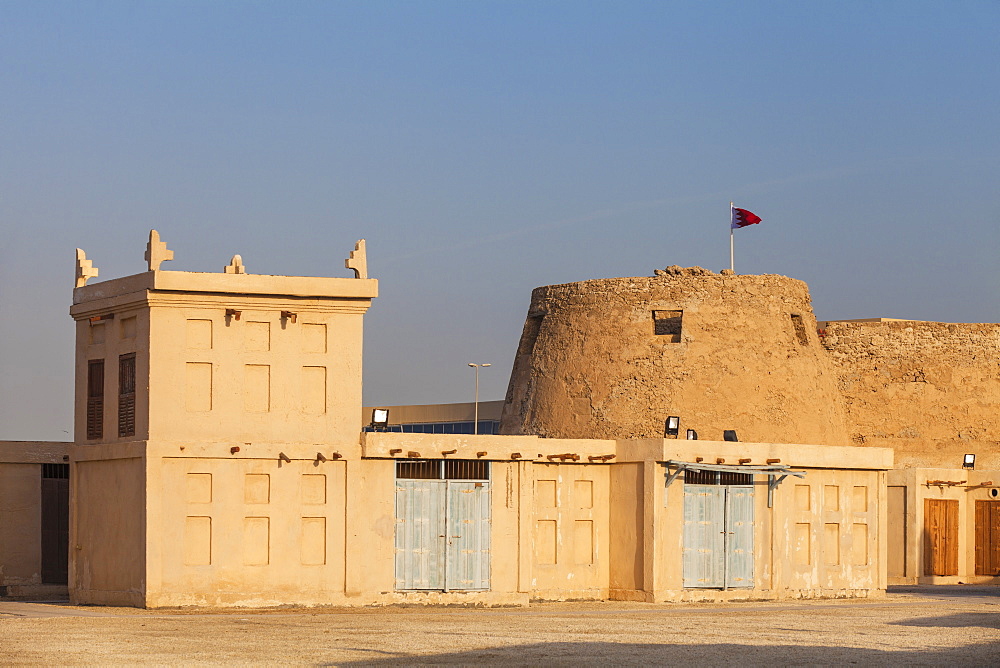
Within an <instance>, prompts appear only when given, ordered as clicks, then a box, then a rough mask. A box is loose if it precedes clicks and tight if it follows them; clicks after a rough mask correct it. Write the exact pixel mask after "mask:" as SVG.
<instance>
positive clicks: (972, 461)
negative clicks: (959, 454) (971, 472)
mask: <svg viewBox="0 0 1000 668" xmlns="http://www.w3.org/2000/svg"><path fill="white" fill-rule="evenodd" d="M962 468H963V469H974V468H976V456H975V455H973V454H969V455H965V457H963V458H962Z"/></svg>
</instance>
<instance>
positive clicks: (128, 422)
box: [118, 353, 135, 437]
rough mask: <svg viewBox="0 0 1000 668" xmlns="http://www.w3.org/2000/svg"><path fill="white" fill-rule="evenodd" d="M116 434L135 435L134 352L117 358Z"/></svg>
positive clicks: (122, 435)
mask: <svg viewBox="0 0 1000 668" xmlns="http://www.w3.org/2000/svg"><path fill="white" fill-rule="evenodd" d="M118 436H119V437H125V436H135V353H128V354H127V355H121V356H120V357H119V358H118Z"/></svg>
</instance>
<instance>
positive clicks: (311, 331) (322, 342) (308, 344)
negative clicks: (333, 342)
mask: <svg viewBox="0 0 1000 668" xmlns="http://www.w3.org/2000/svg"><path fill="white" fill-rule="evenodd" d="M302 352H304V353H325V352H326V325H318V324H309V323H306V324H303V325H302Z"/></svg>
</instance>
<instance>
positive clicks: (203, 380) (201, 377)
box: [184, 362, 212, 412]
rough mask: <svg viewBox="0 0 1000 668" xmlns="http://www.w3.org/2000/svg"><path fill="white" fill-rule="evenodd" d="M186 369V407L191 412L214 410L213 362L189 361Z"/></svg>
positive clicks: (185, 366)
mask: <svg viewBox="0 0 1000 668" xmlns="http://www.w3.org/2000/svg"><path fill="white" fill-rule="evenodd" d="M184 371H185V383H184V387H185V392H184V407H185V408H186V409H187V410H188V411H191V412H198V411H210V410H212V364H211V362H188V363H187V364H185V365H184Z"/></svg>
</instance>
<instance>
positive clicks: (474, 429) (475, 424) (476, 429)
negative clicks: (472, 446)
mask: <svg viewBox="0 0 1000 668" xmlns="http://www.w3.org/2000/svg"><path fill="white" fill-rule="evenodd" d="M469 366H471V367H472V368H474V369H475V370H476V418H475V422H473V423H472V433H473V434H479V367H487V366H490V365H489V364H473V363H472V362H469Z"/></svg>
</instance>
